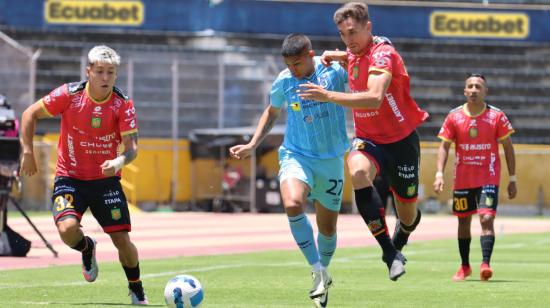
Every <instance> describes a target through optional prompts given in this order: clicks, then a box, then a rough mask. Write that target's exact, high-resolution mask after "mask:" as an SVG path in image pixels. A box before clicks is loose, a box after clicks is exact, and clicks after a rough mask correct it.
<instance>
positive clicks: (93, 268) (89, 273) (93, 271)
mask: <svg viewBox="0 0 550 308" xmlns="http://www.w3.org/2000/svg"><path fill="white" fill-rule="evenodd" d="M91 240H92V241H93V242H94V248H93V249H92V256H91V258H90V260H86V261H89V262H90V268H89V269H87V268H86V266H85V265H84V264H85V263H86V262H85V261H84V258H86V257H85V256H84V255H82V275H84V279H86V281H88V282H94V281H95V280H96V278H97V274H98V273H99V268H98V266H97V260H96V258H95V253H96V250H97V242H96V240H94V239H93V238H91Z"/></svg>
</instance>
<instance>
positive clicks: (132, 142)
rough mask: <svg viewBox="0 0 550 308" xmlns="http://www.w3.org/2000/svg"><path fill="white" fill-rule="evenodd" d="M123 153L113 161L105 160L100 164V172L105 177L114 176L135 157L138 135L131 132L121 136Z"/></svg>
mask: <svg viewBox="0 0 550 308" xmlns="http://www.w3.org/2000/svg"><path fill="white" fill-rule="evenodd" d="M122 144H123V145H124V152H122V154H120V156H118V157H116V158H115V159H111V160H106V161H104V162H103V164H101V172H102V173H103V175H105V176H114V175H115V174H116V173H117V172H118V171H119V170H120V169H122V167H124V165H127V164H129V163H131V162H132V161H133V160H134V159H136V157H137V151H138V133H137V132H133V133H131V134H128V135H124V136H122Z"/></svg>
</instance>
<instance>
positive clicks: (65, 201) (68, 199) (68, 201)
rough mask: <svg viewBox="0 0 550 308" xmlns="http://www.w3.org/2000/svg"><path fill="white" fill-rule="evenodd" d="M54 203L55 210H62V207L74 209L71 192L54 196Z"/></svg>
mask: <svg viewBox="0 0 550 308" xmlns="http://www.w3.org/2000/svg"><path fill="white" fill-rule="evenodd" d="M54 203H55V205H57V206H56V208H55V210H56V211H57V212H60V211H63V210H64V209H74V206H73V195H71V194H65V195H64V196H57V197H55V201H54Z"/></svg>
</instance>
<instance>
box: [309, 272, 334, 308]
mask: <svg viewBox="0 0 550 308" xmlns="http://www.w3.org/2000/svg"><path fill="white" fill-rule="evenodd" d="M311 276H312V277H313V286H312V287H311V290H310V291H309V298H311V299H312V300H314V302H315V299H316V298H319V297H322V296H323V295H326V294H327V293H328V288H330V286H331V285H332V278H331V277H330V275H329V273H328V272H327V270H326V269H322V270H320V271H318V272H317V271H313V272H311ZM319 307H321V306H319Z"/></svg>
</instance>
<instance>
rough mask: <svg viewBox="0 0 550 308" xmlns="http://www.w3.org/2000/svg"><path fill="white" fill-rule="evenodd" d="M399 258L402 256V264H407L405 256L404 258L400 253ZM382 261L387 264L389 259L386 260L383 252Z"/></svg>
mask: <svg viewBox="0 0 550 308" xmlns="http://www.w3.org/2000/svg"><path fill="white" fill-rule="evenodd" d="M401 258H402V260H403V264H407V261H408V260H407V258H406V257H405V256H404V255H403V254H401ZM382 261H383V262H384V263H386V264H388V262H389V261H388V258H387V257H386V255H385V254H382Z"/></svg>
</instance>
